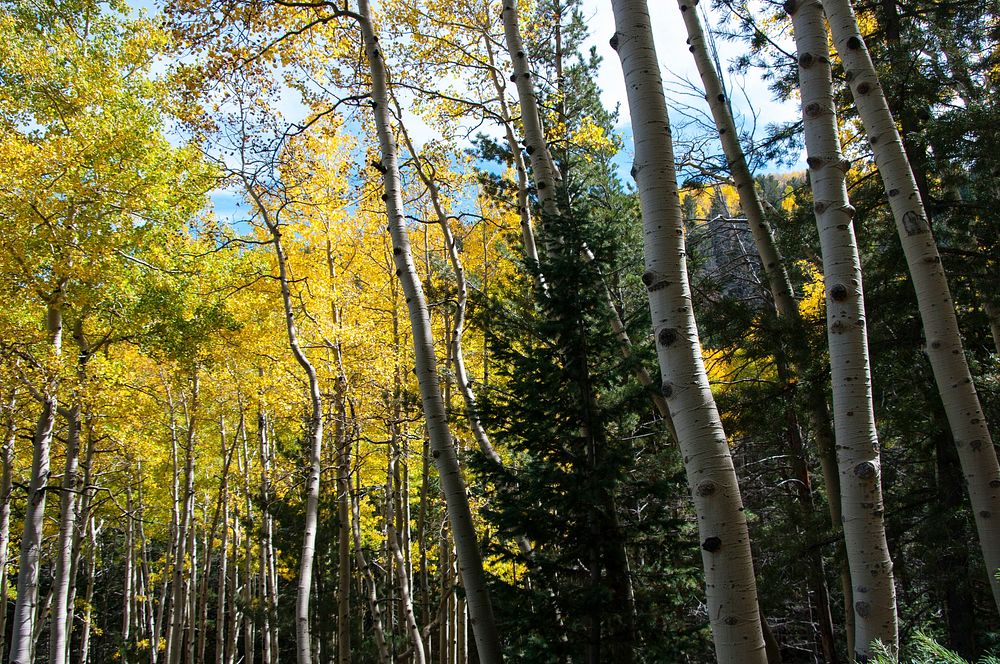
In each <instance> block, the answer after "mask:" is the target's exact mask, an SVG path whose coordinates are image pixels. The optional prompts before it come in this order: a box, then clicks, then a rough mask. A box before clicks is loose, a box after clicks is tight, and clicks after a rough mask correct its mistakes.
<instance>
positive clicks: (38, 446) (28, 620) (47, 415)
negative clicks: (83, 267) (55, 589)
mask: <svg viewBox="0 0 1000 664" xmlns="http://www.w3.org/2000/svg"><path fill="white" fill-rule="evenodd" d="M63 285H64V284H60V287H59V288H58V289H57V292H56V293H55V295H54V296H53V298H52V300H51V301H50V302H49V303H48V307H47V311H46V327H47V330H48V335H49V357H50V359H51V360H52V361H53V362H58V361H59V359H60V355H61V354H62V331H63V319H62V307H63V301H62V298H63V295H62V288H63ZM46 383H47V384H46V387H45V392H44V394H43V396H44V402H43V403H42V412H41V414H40V415H39V416H38V422H37V423H36V425H35V434H34V438H33V441H32V458H31V478H30V480H29V485H28V501H27V504H26V505H25V508H24V530H23V532H22V534H21V557H20V564H19V566H18V574H17V602H16V603H15V605H14V624H13V626H12V629H13V632H12V634H11V643H10V663H11V664H31V661H32V650H33V647H34V636H35V634H34V632H35V621H36V619H37V615H36V614H37V612H38V606H37V605H38V579H39V572H40V564H41V561H40V559H41V549H42V534H43V532H42V529H43V526H44V520H45V495H46V488H47V486H48V480H49V452H50V449H51V447H52V432H53V429H54V428H55V423H56V412H57V410H58V408H59V402H58V398H57V395H56V391H57V389H58V386H59V380H58V370H57V369H55V368H53V369H52V374H51V375H50V376H49V377H48V378H47V379H46Z"/></svg>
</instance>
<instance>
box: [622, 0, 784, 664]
mask: <svg viewBox="0 0 1000 664" xmlns="http://www.w3.org/2000/svg"><path fill="white" fill-rule="evenodd" d="M612 6H613V9H614V15H615V26H616V32H615V34H614V37H613V38H612V46H613V47H614V48H615V49H616V50H617V51H618V55H619V57H620V58H621V62H622V70H623V71H624V74H625V84H626V89H627V91H628V103H629V109H630V114H631V118H632V128H633V131H634V135H635V164H634V167H633V173H634V174H635V179H636V183H637V185H638V189H639V201H640V205H641V209H642V219H643V226H644V229H645V243H644V245H645V249H644V253H645V258H646V271H645V273H644V274H643V277H642V279H643V283H644V284H645V285H646V288H647V292H648V295H649V306H650V312H651V314H652V321H653V329H654V335H655V338H656V348H657V355H658V358H659V362H660V371H661V376H662V381H663V387H662V390H663V395H664V396H665V397H666V398H667V404H668V406H669V407H670V414H671V416H672V418H673V422H674V426H675V428H676V430H677V437H678V442H679V444H680V447H681V452H682V454H683V455H684V466H685V470H686V471H687V477H688V485H689V487H690V489H691V494H692V496H693V497H694V502H695V511H696V513H697V515H698V529H699V533H700V537H701V542H702V544H701V550H702V561H703V563H704V566H705V584H706V592H707V596H708V597H707V598H708V615H709V618H710V620H711V624H712V633H713V638H714V641H715V649H716V657H717V658H718V661H719V662H725V663H732V664H736V663H737V662H739V663H741V664H751V663H757V664H763V663H764V662H765V661H766V654H765V651H764V637H763V634H762V631H761V623H760V617H759V614H758V610H757V587H756V581H755V578H754V570H753V562H752V560H751V554H750V536H749V532H748V530H747V523H746V515H745V514H744V513H743V505H742V499H741V496H740V489H739V484H738V483H737V479H736V471H735V468H734V467H733V461H732V457H731V456H730V452H729V445H728V443H727V442H726V435H725V432H724V431H723V429H722V422H721V421H720V419H719V413H718V410H717V408H716V406H715V400H714V398H713V397H712V392H711V389H710V387H709V384H708V376H707V374H706V372H705V365H704V363H703V361H702V358H701V346H700V343H699V339H698V330H697V327H696V325H695V319H694V311H693V310H692V307H691V293H690V286H689V284H688V278H687V268H686V266H685V262H684V256H685V247H684V227H683V220H682V217H681V209H680V200H679V198H678V194H677V177H676V173H675V171H674V161H673V146H672V145H671V140H670V124H669V120H668V119H667V105H666V99H665V97H664V95H663V84H662V81H661V79H660V64H659V61H658V60H657V59H656V51H655V48H654V46H653V34H652V26H651V25H650V20H649V12H648V10H647V8H646V2H645V0H614V1H613V2H612Z"/></svg>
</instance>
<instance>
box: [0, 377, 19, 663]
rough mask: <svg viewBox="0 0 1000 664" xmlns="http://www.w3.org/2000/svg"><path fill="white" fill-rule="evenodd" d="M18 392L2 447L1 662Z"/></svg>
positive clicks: (10, 406) (8, 407) (7, 408)
mask: <svg viewBox="0 0 1000 664" xmlns="http://www.w3.org/2000/svg"><path fill="white" fill-rule="evenodd" d="M16 407H17V392H16V390H12V392H11V396H10V401H8V402H7V403H6V404H4V410H5V411H6V412H5V416H4V438H3V447H0V465H2V470H0V660H2V659H3V653H4V652H5V651H6V650H7V648H6V645H7V644H6V634H7V600H8V594H9V591H8V587H7V580H8V579H7V559H8V549H9V548H10V499H11V489H12V488H13V486H14V481H13V466H14V443H15V441H16V440H17V419H16V417H15V415H16V413H15V408H16Z"/></svg>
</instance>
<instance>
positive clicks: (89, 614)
mask: <svg viewBox="0 0 1000 664" xmlns="http://www.w3.org/2000/svg"><path fill="white" fill-rule="evenodd" d="M103 527H104V522H103V521H102V522H101V523H100V524H98V523H97V522H96V520H95V519H94V517H93V516H91V517H90V519H89V524H88V528H87V533H88V538H87V549H88V552H89V554H90V555H89V556H88V559H87V589H86V590H85V591H84V609H83V618H82V620H81V628H80V659H79V664H89V662H90V634H91V628H92V627H93V615H94V587H95V581H96V577H97V536H98V535H99V534H100V532H101V530H102V529H103Z"/></svg>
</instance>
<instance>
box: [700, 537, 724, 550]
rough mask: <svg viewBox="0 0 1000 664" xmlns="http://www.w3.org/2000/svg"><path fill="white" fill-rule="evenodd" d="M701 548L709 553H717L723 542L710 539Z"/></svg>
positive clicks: (713, 538)
mask: <svg viewBox="0 0 1000 664" xmlns="http://www.w3.org/2000/svg"><path fill="white" fill-rule="evenodd" d="M701 548H703V549H705V550H706V551H708V552H709V553H715V552H716V551H718V550H719V549H721V548H722V540H721V539H719V538H718V537H709V538H707V539H706V540H705V541H704V542H702V543H701Z"/></svg>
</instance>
